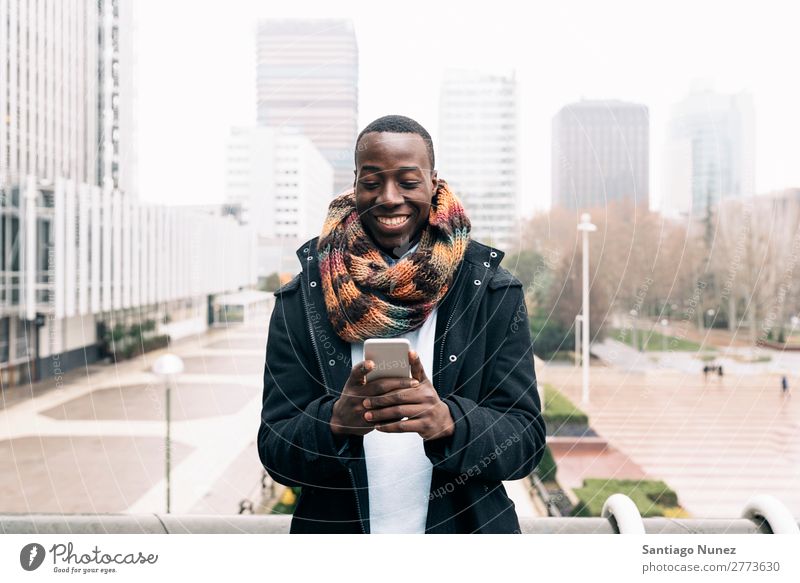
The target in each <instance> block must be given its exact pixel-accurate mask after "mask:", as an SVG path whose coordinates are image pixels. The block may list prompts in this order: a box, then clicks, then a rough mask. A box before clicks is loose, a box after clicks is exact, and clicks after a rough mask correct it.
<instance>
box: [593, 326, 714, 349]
mask: <svg viewBox="0 0 800 583" xmlns="http://www.w3.org/2000/svg"><path fill="white" fill-rule="evenodd" d="M608 337H609V338H613V339H614V340H618V341H619V342H624V343H625V344H627V345H628V346H633V330H629V329H625V330H622V329H620V328H612V329H611V330H609V333H608ZM637 341H638V344H639V346H638V348H639V350H647V351H664V350H665V349H666V350H674V351H678V352H697V351H698V350H701V349H704V350H716V348H714V347H713V346H706V347H705V348H703V347H702V346H700V345H699V344H698V343H697V342H692V341H691V340H687V339H686V338H678V337H677V336H665V335H664V334H661V333H659V332H656V331H648V330H639V331H638V332H637ZM634 348H636V347H634Z"/></svg>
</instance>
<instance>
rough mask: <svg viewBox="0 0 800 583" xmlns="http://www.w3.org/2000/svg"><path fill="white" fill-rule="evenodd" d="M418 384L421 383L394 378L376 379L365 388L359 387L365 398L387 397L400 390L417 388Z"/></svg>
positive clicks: (410, 379) (409, 379)
mask: <svg viewBox="0 0 800 583" xmlns="http://www.w3.org/2000/svg"><path fill="white" fill-rule="evenodd" d="M418 384H419V382H418V381H417V380H416V379H412V378H397V377H392V378H385V379H375V380H374V381H369V382H367V384H365V385H364V386H361V387H359V394H360V395H363V396H364V397H374V396H377V395H385V394H387V393H391V392H392V391H396V390H398V389H408V388H411V387H415V386H417V385H418Z"/></svg>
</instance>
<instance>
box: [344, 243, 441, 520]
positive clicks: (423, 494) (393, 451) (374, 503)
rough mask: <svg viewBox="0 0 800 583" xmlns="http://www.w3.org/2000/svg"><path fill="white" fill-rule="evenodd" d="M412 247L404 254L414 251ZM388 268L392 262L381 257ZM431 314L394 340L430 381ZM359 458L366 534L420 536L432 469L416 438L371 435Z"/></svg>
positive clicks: (356, 355) (357, 355)
mask: <svg viewBox="0 0 800 583" xmlns="http://www.w3.org/2000/svg"><path fill="white" fill-rule="evenodd" d="M416 247H417V245H414V247H412V248H411V249H409V250H408V251H407V252H406V253H405V254H404V256H405V255H407V254H408V253H411V252H412V251H414V249H416ZM387 260H388V261H389V262H390V263H391V262H394V261H395V260H394V259H393V258H391V257H387ZM436 312H437V309H436V308H434V309H433V311H432V312H431V313H430V314H429V315H428V318H427V319H426V320H425V322H424V323H423V324H422V326H421V327H419V328H417V329H416V330H412V331H411V332H407V333H406V334H401V335H400V336H398V338H407V339H408V341H409V343H410V345H411V349H412V350H415V351H417V353H419V357H420V362H422V366H423V369H424V370H425V374H426V375H427V376H428V378H429V379H430V378H431V377H432V376H433V345H434V337H435V335H436ZM350 348H351V357H352V359H353V360H352V362H353V363H357V362H360V361H362V360H364V343H363V342H355V343H351V344H350ZM364 456H365V458H366V463H367V479H368V484H369V523H370V532H372V533H376V534H379V533H420V534H422V533H424V532H425V523H426V521H427V517H428V496H429V493H430V487H431V475H432V472H433V465H432V464H431V461H430V460H429V459H428V456H426V455H425V447H424V444H423V440H422V437H420V436H419V434H417V433H413V432H406V433H384V432H382V431H378V430H373V431H370V432H369V433H367V434H366V435H365V436H364Z"/></svg>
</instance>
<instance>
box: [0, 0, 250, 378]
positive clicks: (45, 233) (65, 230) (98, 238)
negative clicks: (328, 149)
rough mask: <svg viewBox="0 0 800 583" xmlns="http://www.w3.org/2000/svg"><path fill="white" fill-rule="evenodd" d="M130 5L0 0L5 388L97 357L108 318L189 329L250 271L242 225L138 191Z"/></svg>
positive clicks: (171, 330)
mask: <svg viewBox="0 0 800 583" xmlns="http://www.w3.org/2000/svg"><path fill="white" fill-rule="evenodd" d="M131 10H132V4H131V1H130V0H71V1H70V2H61V1H60V0H40V1H38V2H30V1H24V2H21V1H18V0H0V386H5V385H7V384H16V383H20V382H27V381H29V380H37V379H41V378H44V377H46V376H49V375H52V374H55V373H56V372H57V373H58V374H60V373H61V372H64V371H66V370H69V369H70V368H73V367H75V366H82V365H85V364H86V363H88V362H92V361H94V360H96V359H97V358H98V356H99V354H100V343H101V341H102V338H101V334H102V332H101V330H102V329H103V328H104V327H105V328H108V327H112V326H114V325H116V324H129V323H131V322H132V321H134V320H141V319H152V320H153V321H159V322H160V323H161V324H159V327H158V331H159V332H163V333H164V334H168V335H172V336H173V337H175V336H177V335H179V334H182V333H192V332H194V331H196V330H198V329H199V328H202V327H203V326H205V325H206V324H207V309H206V308H207V304H208V302H209V296H211V295H213V294H214V293H216V292H222V291H228V290H237V289H238V288H239V287H240V286H244V285H249V284H252V283H255V275H254V274H255V240H254V236H253V234H252V233H251V232H250V231H249V230H248V229H247V228H245V227H241V226H240V225H238V224H237V223H236V222H235V221H233V220H232V219H226V218H223V217H202V216H197V215H195V214H188V213H186V212H182V211H180V210H178V209H170V208H166V207H161V206H153V205H144V204H140V203H139V202H138V200H137V198H136V196H135V195H134V192H133V191H134V189H135V187H134V186H133V184H134V176H135V163H134V160H135V153H134V146H133V143H132V142H133V140H132V138H131V136H132V135H133V127H132V126H133V124H132V121H133V120H132V108H131V103H130V101H131V100H130V97H131V94H130V91H129V90H130V89H132V87H131V85H132V83H131V77H130V73H131V71H130V63H131V61H130V55H131V53H132V51H131V46H132V42H131V34H132V23H131V21H132V13H131ZM167 316H170V317H169V318H168V317H167ZM186 318H188V319H189V320H191V322H190V324H191V325H188V326H187V325H185V324H186V321H185V319H186ZM170 319H171V320H172V321H171V322H169V321H168V320H170ZM179 319H184V322H183V324H184V325H183V326H179V325H178V324H179V322H177V320H179Z"/></svg>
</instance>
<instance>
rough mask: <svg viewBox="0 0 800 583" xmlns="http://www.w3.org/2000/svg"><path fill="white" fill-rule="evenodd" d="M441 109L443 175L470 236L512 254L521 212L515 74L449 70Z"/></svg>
mask: <svg viewBox="0 0 800 583" xmlns="http://www.w3.org/2000/svg"><path fill="white" fill-rule="evenodd" d="M439 107H440V112H439V122H440V127H439V147H438V148H437V151H438V157H437V161H436V166H437V168H438V170H439V176H441V177H442V178H444V179H445V180H447V182H448V184H450V185H451V186H452V187H453V189H454V192H455V193H456V195H457V196H458V197H459V198H460V199H461V201H462V203H463V204H464V207H465V209H466V211H467V213H468V215H469V218H470V221H471V222H472V236H473V237H474V238H475V239H478V240H480V241H482V242H484V243H486V244H488V245H495V246H498V247H504V248H506V249H508V248H509V246H510V245H511V244H512V242H513V241H514V240H515V236H516V233H515V230H514V229H515V226H516V220H517V218H518V217H519V212H520V201H519V166H518V164H519V123H518V98H517V82H516V78H515V75H514V74H513V73H512V74H511V75H510V76H504V75H493V74H486V73H481V72H476V71H467V70H455V69H451V70H446V71H445V74H444V78H443V82H442V91H441V95H440V104H439Z"/></svg>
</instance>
